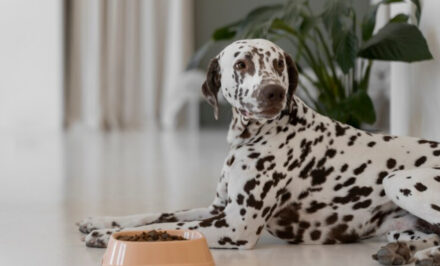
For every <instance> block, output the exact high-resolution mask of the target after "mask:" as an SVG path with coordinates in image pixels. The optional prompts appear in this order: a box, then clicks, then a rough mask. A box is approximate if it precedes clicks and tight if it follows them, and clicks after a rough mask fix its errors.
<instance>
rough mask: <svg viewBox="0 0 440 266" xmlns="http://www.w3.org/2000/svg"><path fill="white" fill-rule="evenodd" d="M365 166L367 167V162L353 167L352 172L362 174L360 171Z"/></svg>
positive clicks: (362, 170)
mask: <svg viewBox="0 0 440 266" xmlns="http://www.w3.org/2000/svg"><path fill="white" fill-rule="evenodd" d="M365 168H367V164H365V163H363V164H361V165H360V166H359V167H358V168H356V169H354V170H353V173H354V174H355V175H360V174H362V172H364V170H365Z"/></svg>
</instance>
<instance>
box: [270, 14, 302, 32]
mask: <svg viewBox="0 0 440 266" xmlns="http://www.w3.org/2000/svg"><path fill="white" fill-rule="evenodd" d="M271 28H272V29H274V30H282V31H285V32H288V33H290V34H292V35H297V34H298V32H297V31H296V30H295V29H293V28H292V27H290V26H289V25H287V24H286V23H284V21H282V20H281V19H278V18H276V19H274V20H273V21H272V25H271Z"/></svg>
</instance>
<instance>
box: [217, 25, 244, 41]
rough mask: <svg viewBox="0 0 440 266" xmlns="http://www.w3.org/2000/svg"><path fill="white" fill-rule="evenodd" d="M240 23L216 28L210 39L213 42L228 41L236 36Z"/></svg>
mask: <svg viewBox="0 0 440 266" xmlns="http://www.w3.org/2000/svg"><path fill="white" fill-rule="evenodd" d="M241 23H242V21H241V20H239V21H237V22H234V23H231V24H229V25H226V26H223V27H221V28H218V29H216V30H215V31H214V33H213V34H212V39H213V40H214V41H224V40H230V39H233V38H234V37H235V35H236V34H237V30H238V26H239V25H240V24H241Z"/></svg>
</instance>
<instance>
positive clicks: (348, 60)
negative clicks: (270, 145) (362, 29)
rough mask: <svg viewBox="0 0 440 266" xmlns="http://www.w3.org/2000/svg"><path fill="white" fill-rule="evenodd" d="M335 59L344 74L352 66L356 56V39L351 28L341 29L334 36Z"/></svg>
mask: <svg viewBox="0 0 440 266" xmlns="http://www.w3.org/2000/svg"><path fill="white" fill-rule="evenodd" d="M334 38H335V39H334V40H333V45H334V53H335V57H336V58H335V59H336V62H337V63H338V65H339V67H340V68H341V70H342V72H344V74H347V73H348V71H349V70H350V69H352V68H353V67H354V64H355V62H356V56H357V49H358V41H357V36H356V33H354V32H353V31H351V30H342V31H341V32H340V33H339V34H338V35H337V36H335V37H334Z"/></svg>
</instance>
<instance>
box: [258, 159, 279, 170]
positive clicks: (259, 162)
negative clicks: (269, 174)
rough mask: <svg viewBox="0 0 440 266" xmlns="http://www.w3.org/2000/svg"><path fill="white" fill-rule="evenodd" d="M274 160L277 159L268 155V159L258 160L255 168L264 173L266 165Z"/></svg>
mask: <svg viewBox="0 0 440 266" xmlns="http://www.w3.org/2000/svg"><path fill="white" fill-rule="evenodd" d="M274 159H275V156H273V155H268V156H266V157H263V158H260V159H258V161H257V164H256V165H255V167H256V168H257V170H258V171H262V170H264V163H265V162H270V161H273V160H274Z"/></svg>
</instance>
